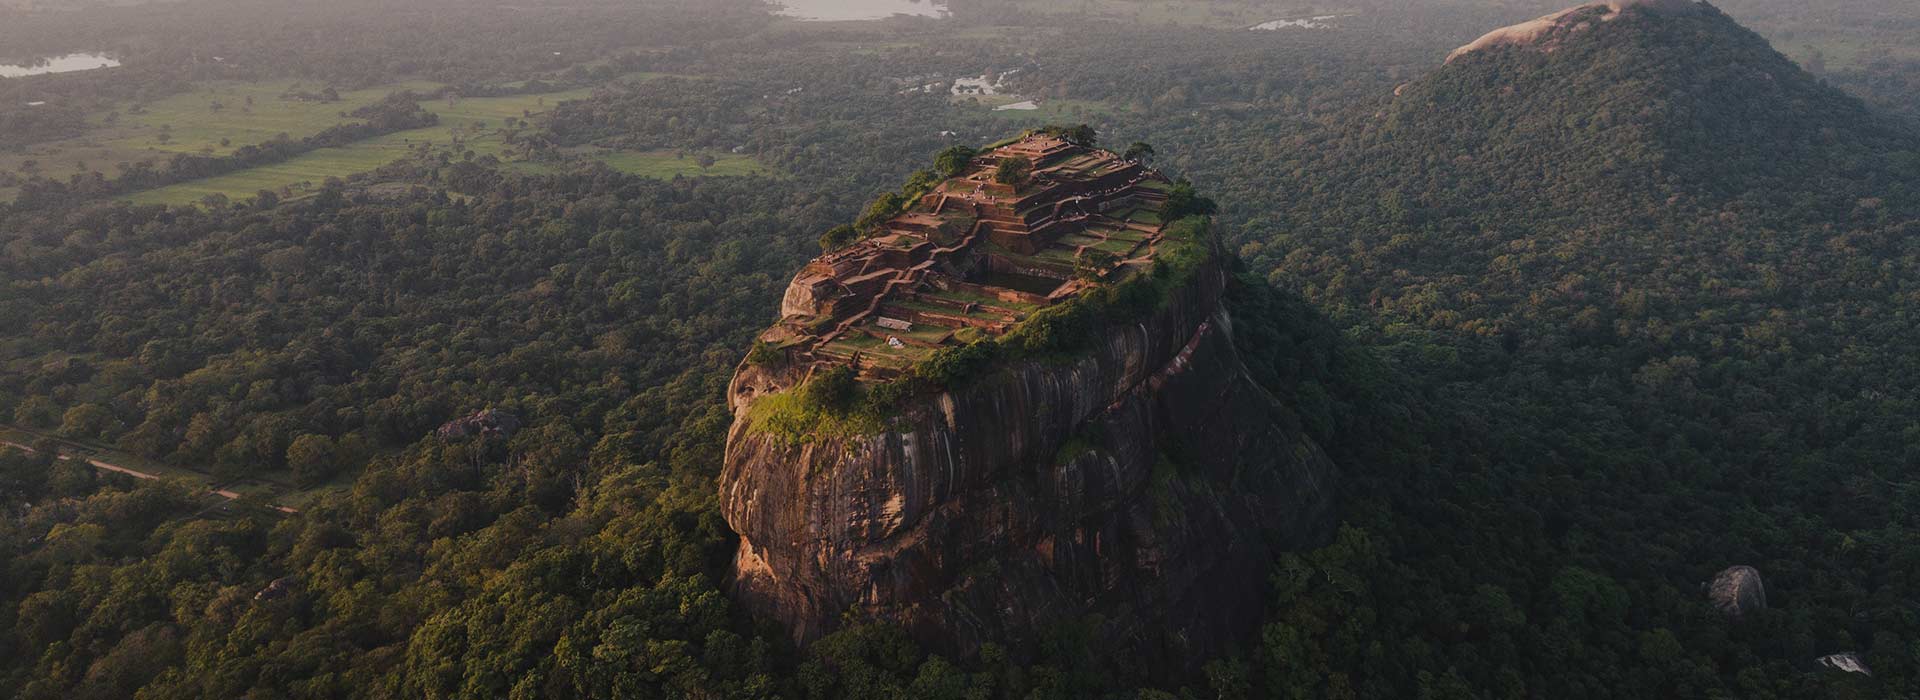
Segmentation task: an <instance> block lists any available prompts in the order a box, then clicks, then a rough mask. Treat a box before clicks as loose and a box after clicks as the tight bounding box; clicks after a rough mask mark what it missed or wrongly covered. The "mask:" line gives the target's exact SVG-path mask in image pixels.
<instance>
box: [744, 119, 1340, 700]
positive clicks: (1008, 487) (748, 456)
mask: <svg viewBox="0 0 1920 700" xmlns="http://www.w3.org/2000/svg"><path fill="white" fill-rule="evenodd" d="M1090 131H1091V130H1084V128H1082V129H1081V130H1072V129H1067V130H1061V129H1054V130H1047V131H1043V132H1036V133H1029V134H1026V135H1024V136H1022V137H1020V138H1018V139H1015V140H1012V141H1009V142H1006V143H1003V144H999V145H996V146H994V147H990V148H988V149H986V150H985V151H982V152H979V153H977V154H975V153H954V152H948V153H944V154H942V158H941V164H940V170H941V172H940V173H937V174H935V173H926V174H923V175H922V176H916V178H915V179H914V180H913V181H912V182H911V183H910V184H909V186H908V189H907V191H905V192H903V193H901V194H899V195H889V196H888V197H883V198H882V200H881V202H878V203H876V205H875V207H874V208H873V209H870V210H869V213H868V215H867V216H865V217H863V221H862V223H863V226H861V227H860V228H859V229H857V230H856V231H855V232H854V235H853V238H859V240H857V242H850V243H849V244H847V245H845V246H844V247H841V248H840V249H838V250H834V251H832V252H829V253H827V254H825V255H822V256H821V257H819V258H818V259H815V260H814V261H812V262H810V263H808V264H807V265H806V266H805V267H803V268H802V269H801V270H800V272H799V273H798V274H797V275H796V276H795V278H794V280H793V282H792V284H791V286H790V287H789V288H788V290H787V292H786V294H785V295H784V298H783V299H782V301H781V315H782V318H781V320H780V321H779V322H778V323H776V324H775V325H774V326H773V327H771V328H769V329H768V330H767V331H766V332H765V333H763V334H762V335H761V336H760V338H759V341H758V342H757V343H756V344H755V346H754V348H753V351H752V352H751V353H750V354H749V356H748V358H747V360H746V361H744V362H742V363H741V365H740V368H739V370H738V371H737V372H736V374H735V376H734V379H733V381H732V383H731V386H730V387H729V405H730V407H731V408H732V410H733V413H734V424H733V427H732V429H731V430H730V432H729V435H728V440H727V456H726V465H725V469H724V471H723V474H722V477H721V500H722V509H723V512H724V514H725V516H726V519H727V521H728V523H729V524H730V525H731V526H732V527H733V529H734V530H735V531H736V532H738V533H740V543H739V548H738V551H737V553H736V555H735V560H734V567H733V575H734V581H733V583H732V586H733V589H734V592H735V594H736V598H737V599H739V600H740V601H741V602H742V603H743V604H744V605H746V606H747V607H748V608H750V609H752V610H753V611H755V612H756V613H758V614H761V615H763V616H766V617H770V618H772V619H775V620H778V621H780V622H781V623H783V624H785V625H786V626H787V627H788V629H789V630H791V632H792V633H793V635H794V637H795V638H796V639H799V640H802V641H804V640H809V639H812V638H816V637H818V636H820V635H822V634H825V633H828V632H831V631H832V630H834V629H835V628H837V627H839V626H841V625H842V624H845V623H846V622H848V621H864V620H884V621H888V622H892V623H896V624H899V625H901V626H902V627H904V628H905V629H906V630H908V632H909V633H911V634H912V635H914V636H915V637H916V638H918V639H920V640H922V641H924V642H927V643H929V644H931V645H933V646H934V647H935V648H940V649H944V650H946V651H947V652H949V653H954V654H961V655H965V654H970V653H974V652H976V651H978V650H979V649H980V647H981V645H983V644H985V643H987V642H996V643H1000V644H1011V647H1010V648H1009V651H1011V652H1012V653H1014V654H1016V655H1020V654H1024V653H1030V652H1031V650H1032V649H1033V648H1034V646H1035V645H1037V644H1038V642H1039V640H1040V639H1041V638H1042V637H1044V636H1045V635H1049V634H1055V633H1060V632H1062V631H1065V630H1080V631H1082V632H1084V633H1087V634H1092V635H1097V636H1095V637H1094V638H1097V639H1101V640H1102V645H1103V647H1104V648H1106V649H1108V650H1110V651H1111V652H1112V653H1125V654H1130V655H1132V656H1131V657H1130V658H1138V659H1140V660H1141V663H1142V664H1144V665H1143V666H1142V667H1141V668H1142V670H1166V671H1174V670H1191V669H1183V668H1182V667H1184V666H1186V665H1189V664H1190V663H1198V662H1199V661H1198V660H1204V659H1206V658H1211V657H1212V656H1213V655H1215V654H1217V653H1221V652H1223V651H1225V650H1227V649H1229V648H1230V647H1231V646H1232V645H1234V644H1236V643H1238V642H1240V641H1243V640H1245V639H1246V637H1247V635H1249V634H1251V633H1252V632H1254V629H1253V627H1252V626H1253V624H1254V623H1255V621H1256V620H1257V619H1258V615H1256V614H1254V613H1256V612H1257V611H1258V610H1260V609H1261V608H1262V607H1263V603H1264V601H1263V600H1262V598H1263V594H1262V590H1263V582H1264V581H1265V580H1266V576H1267V571H1268V567H1269V566H1270V565H1271V563H1272V561H1273V557H1274V556H1275V555H1277V553H1278V550H1280V549H1284V548H1291V547H1302V546H1310V545H1313V544H1317V543H1319V542H1321V541H1324V539H1325V538H1326V537H1327V536H1328V535H1329V534H1330V532H1331V525H1332V520H1333V504H1332V493H1333V489H1332V479H1333V478H1334V471H1335V470H1334V469H1333V466H1332V465H1331V464H1330V463H1329V460H1328V459H1327V457H1326V456H1325V454H1324V453H1323V452H1322V451H1321V450H1320V448H1319V447H1318V446H1317V445H1315V444H1314V443H1313V441H1312V440H1311V439H1309V438H1308V437H1307V436H1305V435H1304V434H1302V433H1301V432H1300V430H1299V428H1298V427H1297V426H1298V424H1299V423H1298V417H1297V416H1295V415H1294V414H1293V413H1292V412H1291V410H1290V409H1289V408H1288V407H1287V406H1286V405H1285V404H1284V403H1283V401H1282V400H1281V399H1279V398H1276V397H1275V396H1273V395H1271V394H1270V393H1268V392H1267V391H1265V390H1264V389H1263V388H1261V387H1260V386H1258V385H1256V384H1255V383H1254V382H1253V381H1252V380H1251V379H1249V378H1248V376H1247V372H1246V368H1245V366H1243V365H1242V364H1241V360H1240V357H1239V355H1238V354H1237V353H1236V350H1235V347H1234V343H1233V340H1232V330H1233V320H1232V317H1231V315H1230V314H1229V313H1228V310H1227V309H1226V308H1225V307H1224V306H1223V304H1222V294H1223V289H1224V288H1225V286H1226V282H1227V271H1226V268H1227V266H1228V262H1229V261H1227V260H1226V259H1225V258H1226V256H1225V254H1224V253H1221V252H1219V251H1218V249H1217V245H1216V244H1215V243H1214V242H1213V240H1212V238H1211V237H1210V235H1209V231H1208V227H1209V225H1210V222H1209V219H1208V217H1207V216H1206V213H1207V211H1208V208H1209V207H1210V205H1211V203H1210V202H1206V201H1205V200H1204V199H1202V198H1199V197H1197V196H1196V195H1195V194H1194V192H1193V190H1192V188H1191V187H1190V186H1188V185H1186V184H1184V183H1175V182H1173V181H1171V180H1169V179H1168V178H1166V177H1164V176H1162V175H1161V174H1159V173H1157V172H1155V171H1154V170H1153V169H1151V168H1149V167H1147V166H1146V165H1145V164H1144V163H1142V162H1139V161H1138V160H1130V159H1127V158H1123V157H1121V156H1119V155H1116V154H1114V153H1112V152H1109V151H1105V150H1100V149H1098V148H1094V147H1093V146H1092V144H1091V141H1092V134H1091V133H1089V132H1090ZM845 234H846V232H844V231H842V232H840V235H841V236H844V235H845ZM862 236H864V238H861V237H862ZM842 242H845V241H842Z"/></svg>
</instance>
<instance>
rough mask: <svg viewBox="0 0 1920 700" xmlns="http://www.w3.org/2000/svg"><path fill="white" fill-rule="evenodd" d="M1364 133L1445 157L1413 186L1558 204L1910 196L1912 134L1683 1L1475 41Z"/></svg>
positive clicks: (1592, 14)
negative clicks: (1658, 197)
mask: <svg viewBox="0 0 1920 700" xmlns="http://www.w3.org/2000/svg"><path fill="white" fill-rule="evenodd" d="M1543 26H1544V28H1543ZM1370 136H1371V137H1372V138H1371V139H1370V144H1372V145H1378V146H1380V147H1381V148H1383V149H1384V150H1387V151H1394V152H1401V153H1406V152H1409V151H1411V150H1420V151H1424V152H1427V153H1434V152H1444V153H1446V154H1448V155H1449V156H1450V157H1449V158H1447V159H1446V160H1445V161H1444V162H1442V163H1440V164H1438V167H1434V168H1423V169H1420V172H1422V173H1424V174H1426V175H1428V176H1429V177H1430V178H1431V179H1430V180H1429V182H1426V183H1420V184H1421V188H1422V189H1425V190H1431V189H1441V190H1446V189H1456V188H1457V187H1459V186H1460V184H1464V183H1459V182H1456V183H1455V184H1454V185H1452V186H1449V185H1448V184H1447V182H1445V181H1448V180H1454V179H1455V178H1459V179H1462V180H1465V181H1466V182H1478V183H1481V184H1482V185H1483V186H1485V185H1495V186H1501V185H1514V186H1518V187H1519V188H1520V189H1519V193H1524V194H1525V195H1527V196H1534V195H1552V196H1554V197H1555V199H1556V200H1557V201H1556V202H1555V204H1560V205H1564V204H1566V203H1569V202H1581V203H1585V204H1590V205H1602V206H1604V205H1605V204H1606V203H1608V202H1609V201H1613V202H1619V203H1621V204H1624V203H1625V202H1620V200H1618V199H1616V198H1619V197H1622V196H1627V195H1630V194H1641V195H1653V194H1662V195H1692V196H1699V197H1704V198H1707V199H1711V200H1715V201H1721V200H1727V199H1741V198H1747V197H1755V196H1765V195H1768V194H1779V193H1781V192H1782V191H1785V190H1791V191H1795V192H1799V193H1803V194H1805V193H1814V192H1819V193H1820V194H1819V195H1818V196H1817V197H1816V199H1817V200H1819V202H1820V204H1821V205H1822V206H1823V207H1842V208H1845V207H1849V206H1850V205H1851V204H1853V202H1854V200H1857V199H1861V198H1879V199H1882V200H1887V201H1893V200H1896V199H1901V200H1912V199H1913V197H1912V195H1913V194H1914V193H1915V189H1914V188H1916V187H1920V184H1916V179H1915V178H1916V175H1920V161H1917V160H1916V159H1915V155H1914V154H1915V150H1916V139H1915V137H1914V134H1913V133H1912V131H1911V128H1910V126H1908V125H1903V124H1899V123H1896V122H1894V121H1893V120H1891V119H1889V118H1887V117H1883V116H1879V115H1875V114H1873V113H1871V112H1869V111H1868V110H1867V109H1866V108H1865V107H1864V106H1863V105H1862V104H1861V103H1860V102H1859V101H1858V100H1855V99H1853V98H1851V97H1849V96H1847V95H1845V94H1844V93H1842V92H1841V91H1839V90H1837V89H1835V88H1832V87H1830V86H1827V85H1825V84H1823V83H1821V82H1820V81H1819V80H1818V79H1816V78H1815V77H1813V76H1812V75H1810V74H1808V73H1807V72H1806V71H1804V70H1801V69H1800V67H1799V66H1797V65H1795V64H1794V63H1793V62H1791V61H1789V60H1787V59H1786V58H1785V57H1784V56H1782V55H1780V54H1779V53H1778V52H1776V51H1774V50H1773V48H1772V47H1771V46H1769V45H1768V44H1767V42H1766V40H1764V39H1762V38H1761V37H1760V36H1759V35H1757V34H1754V33H1753V32H1751V31H1749V30H1747V29H1746V28H1744V27H1741V26H1740V25H1739V24H1737V23H1736V22H1734V21H1733V20H1732V19H1731V18H1729V17H1728V16H1726V15H1725V14H1723V13H1721V12H1720V11H1719V10H1718V9H1716V8H1714V7H1713V6H1711V5H1708V4H1705V3H1695V2H1691V0H1683V1H1678V2H1656V3H1645V2H1641V3H1624V4H1623V3H1619V2H1615V3H1612V4H1611V5H1609V4H1608V3H1593V4H1589V5H1584V6H1581V7H1579V8H1575V9H1573V10H1568V11H1566V12H1563V13H1558V14H1557V15H1554V16H1550V17H1549V18H1543V19H1542V20H1536V21H1535V22H1529V23H1526V24H1523V25H1520V27H1517V28H1508V29H1503V30H1500V31H1497V32H1494V33H1492V34H1489V35H1488V38H1483V39H1481V40H1480V41H1478V42H1475V43H1474V44H1470V45H1468V46H1467V47H1462V50H1461V51H1459V52H1456V53H1455V54H1454V56H1453V57H1451V58H1450V59H1449V65H1447V66H1446V67H1445V68H1444V69H1441V70H1438V71H1436V72H1434V73H1433V74H1432V75H1430V76H1428V77H1426V78H1425V79H1422V80H1419V81H1416V82H1414V83H1412V84H1410V85H1407V86H1405V87H1404V88H1403V89H1402V91H1401V95H1400V97H1399V99H1397V100H1396V101H1395V102H1394V104H1393V107H1392V109H1391V111H1390V113H1389V114H1388V116H1387V119H1386V122H1385V124H1384V125H1382V126H1381V127H1380V128H1378V129H1377V130H1374V131H1373V133H1372V134H1370ZM1436 180H1437V181H1439V182H1435V181H1436ZM1558 188H1579V189H1581V190H1583V191H1580V192H1574V193H1566V192H1559V191H1556V190H1557V189H1558ZM1502 189H1504V187H1503V188H1502ZM1568 194H1571V196H1566V195H1568ZM1516 204H1518V205H1522V206H1534V205H1539V204H1542V203H1540V202H1530V201H1521V202H1516ZM1550 206H1551V205H1550ZM1823 213H1827V212H1823ZM1840 213H1843V214H1844V213H1845V212H1844V211H1843V212H1840Z"/></svg>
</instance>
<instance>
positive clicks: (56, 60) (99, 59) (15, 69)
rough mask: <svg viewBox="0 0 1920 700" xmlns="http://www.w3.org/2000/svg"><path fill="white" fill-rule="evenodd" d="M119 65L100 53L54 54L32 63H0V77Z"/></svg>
mask: <svg viewBox="0 0 1920 700" xmlns="http://www.w3.org/2000/svg"><path fill="white" fill-rule="evenodd" d="M118 65H120V62H119V61H116V60H114V59H113V57H111V56H108V55H106V54H100V53H70V54H67V55H65V56H55V57H53V58H49V59H44V60H41V61H37V62H34V63H28V64H25V65H21V64H11V63H8V64H0V78H20V77H24V76H29V75H45V74H47V73H72V72H74V71H82V70H95V69H99V68H113V67H115V66H118Z"/></svg>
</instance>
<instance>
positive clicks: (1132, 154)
mask: <svg viewBox="0 0 1920 700" xmlns="http://www.w3.org/2000/svg"><path fill="white" fill-rule="evenodd" d="M1153 155H1154V153H1153V145H1152V144H1149V143H1147V142H1145V141H1135V142H1133V144H1132V145H1130V146H1127V150H1126V151H1125V152H1123V153H1121V154H1120V157H1121V158H1125V159H1127V160H1130V161H1133V162H1136V163H1144V162H1147V161H1149V160H1153Z"/></svg>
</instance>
